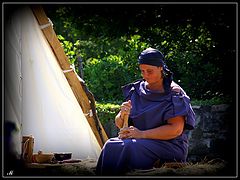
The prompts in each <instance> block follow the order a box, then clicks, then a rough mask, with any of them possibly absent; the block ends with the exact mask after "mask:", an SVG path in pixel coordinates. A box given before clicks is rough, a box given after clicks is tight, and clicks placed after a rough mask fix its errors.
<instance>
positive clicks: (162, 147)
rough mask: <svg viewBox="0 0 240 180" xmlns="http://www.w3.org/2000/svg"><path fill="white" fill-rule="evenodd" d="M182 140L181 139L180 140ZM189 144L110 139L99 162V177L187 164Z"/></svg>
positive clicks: (151, 140) (150, 140)
mask: <svg viewBox="0 0 240 180" xmlns="http://www.w3.org/2000/svg"><path fill="white" fill-rule="evenodd" d="M180 139H181V138H180ZM187 146H188V143H187V142H185V141H183V140H181V141H178V140H177V139H175V140H169V141H163V140H153V139H124V140H121V139H119V138H110V139H109V140H108V141H107V142H106V143H105V145H104V147H103V149H102V152H101V154H100V157H99V159H98V162H97V168H96V174H97V175H124V174H125V173H126V172H130V171H131V170H135V169H142V170H143V169H151V168H153V165H154V163H155V162H156V161H157V160H160V162H173V161H174V162H185V161H186V157H187Z"/></svg>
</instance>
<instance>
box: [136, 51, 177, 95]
mask: <svg viewBox="0 0 240 180" xmlns="http://www.w3.org/2000/svg"><path fill="white" fill-rule="evenodd" d="M164 61H165V58H164V55H163V54H162V53H161V52H160V51H159V50H157V49H154V48H147V49H145V50H144V51H142V52H141V54H140V55H139V57H138V62H139V64H148V65H152V66H157V67H160V66H161V67H163V85H164V89H165V91H169V89H170V85H171V82H172V80H173V73H172V72H171V71H170V70H169V69H168V67H167V65H166V64H165V62H164Z"/></svg>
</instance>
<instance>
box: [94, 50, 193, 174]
mask: <svg viewBox="0 0 240 180" xmlns="http://www.w3.org/2000/svg"><path fill="white" fill-rule="evenodd" d="M138 62H139V67H140V70H141V74H142V77H143V79H142V80H139V81H136V82H133V83H130V84H128V85H125V86H124V87H123V94H124V96H125V98H126V101H125V102H123V103H122V105H121V110H120V112H119V113H118V114H117V116H116V118H115V124H116V126H117V127H118V128H119V129H120V132H119V137H117V138H110V139H109V140H108V141H107V142H106V143H105V145H104V147H103V149H102V152H101V154H100V157H99V159H98V163H97V170H96V172H97V174H98V175H124V174H125V173H126V172H129V171H131V170H134V169H150V168H153V166H154V163H155V162H156V161H160V162H161V163H164V162H185V161H186V158H187V153H188V138H187V130H191V129H193V128H194V125H195V114H194V112H193V110H192V108H191V105H190V99H189V97H188V96H187V95H186V93H185V92H184V90H183V89H182V88H181V87H180V86H179V85H177V84H176V83H174V82H173V81H172V72H171V71H170V70H169V69H168V68H167V66H166V65H165V63H164V56H163V55H162V53H161V52H160V51H158V50H157V49H153V48H147V49H146V50H144V51H143V52H142V53H141V54H140V56H139V58H138ZM124 116H129V125H130V126H129V127H127V128H126V127H125V128H123V124H124Z"/></svg>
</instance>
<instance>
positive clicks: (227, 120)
mask: <svg viewBox="0 0 240 180" xmlns="http://www.w3.org/2000/svg"><path fill="white" fill-rule="evenodd" d="M193 110H194V112H195V114H196V126H195V129H194V130H191V131H189V153H188V154H189V155H188V161H192V162H195V161H201V160H204V158H210V159H211V158H223V159H229V156H232V157H233V158H234V155H235V142H236V141H235V139H234V137H235V133H236V132H235V129H236V127H235V123H236V118H235V116H233V112H234V110H233V108H232V107H230V105H227V104H221V105H213V106H193ZM104 128H105V130H106V133H107V134H108V136H109V137H115V136H117V133H118V129H117V128H116V127H115V125H114V122H113V121H111V122H108V123H107V124H105V125H104Z"/></svg>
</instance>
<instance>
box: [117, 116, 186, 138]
mask: <svg viewBox="0 0 240 180" xmlns="http://www.w3.org/2000/svg"><path fill="white" fill-rule="evenodd" d="M183 128H184V116H177V117H174V118H171V119H169V120H168V124H166V125H163V126H160V127H157V128H154V129H149V130H145V131H140V130H139V129H137V128H135V127H133V126H131V127H129V128H128V130H124V132H121V131H120V137H121V138H123V139H124V138H145V139H161V140H169V139H173V138H175V137H177V136H179V135H180V134H182V132H183Z"/></svg>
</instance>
